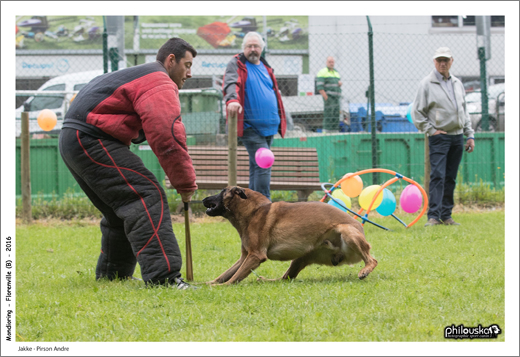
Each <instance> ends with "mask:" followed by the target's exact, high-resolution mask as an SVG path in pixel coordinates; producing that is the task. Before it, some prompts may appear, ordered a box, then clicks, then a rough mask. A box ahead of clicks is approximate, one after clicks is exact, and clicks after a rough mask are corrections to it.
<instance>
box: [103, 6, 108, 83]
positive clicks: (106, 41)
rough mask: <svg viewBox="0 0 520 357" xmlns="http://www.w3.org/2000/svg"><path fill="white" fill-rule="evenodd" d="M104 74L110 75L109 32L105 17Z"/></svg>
mask: <svg viewBox="0 0 520 357" xmlns="http://www.w3.org/2000/svg"><path fill="white" fill-rule="evenodd" d="M103 73H108V32H107V24H106V21H105V16H103Z"/></svg>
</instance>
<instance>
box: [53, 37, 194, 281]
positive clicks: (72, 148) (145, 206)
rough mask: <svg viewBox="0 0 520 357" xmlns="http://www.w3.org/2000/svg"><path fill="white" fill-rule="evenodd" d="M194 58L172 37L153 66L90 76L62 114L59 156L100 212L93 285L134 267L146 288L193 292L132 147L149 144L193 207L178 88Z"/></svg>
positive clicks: (164, 206) (165, 210) (162, 205)
mask: <svg viewBox="0 0 520 357" xmlns="http://www.w3.org/2000/svg"><path fill="white" fill-rule="evenodd" d="M196 55H197V51H196V50H195V49H194V48H193V47H192V46H191V45H190V44H189V43H187V42H186V41H184V40H182V39H180V38H171V39H170V40H168V41H167V42H166V43H165V44H164V45H163V46H162V47H161V48H160V49H159V52H158V53H157V57H156V61H155V62H153V63H146V64H142V65H139V66H135V67H130V68H126V69H122V70H119V71H116V72H112V73H107V74H104V75H101V76H99V77H96V78H94V79H93V80H92V81H91V82H90V83H88V84H87V85H86V86H85V87H84V88H83V89H82V90H81V91H80V92H79V93H78V95H77V96H76V98H75V100H74V102H73V103H72V104H71V106H70V109H69V110H68V112H67V114H66V117H65V121H64V123H63V129H62V131H61V134H60V139H59V148H60V153H61V156H62V158H63V160H64V161H65V164H66V165H67V167H68V168H69V170H70V171H71V173H72V175H73V176H74V178H75V179H76V181H77V182H78V184H79V186H80V187H81V188H82V189H83V191H85V193H86V195H87V196H88V197H89V199H90V200H91V201H92V203H93V204H94V205H95V206H96V207H97V208H98V209H99V210H100V211H101V212H102V213H103V218H102V220H101V233H102V239H101V254H100V256H99V259H98V263H97V268H96V279H100V278H103V277H106V278H108V279H115V278H130V277H132V274H133V273H134V270H135V266H136V263H137V262H139V265H140V267H141V274H142V277H143V280H144V281H145V283H146V284H149V283H150V284H165V283H168V284H171V285H174V286H177V288H179V289H186V288H188V287H190V286H189V285H188V284H187V283H185V282H184V281H183V280H182V278H181V274H180V269H181V265H182V257H181V253H180V250H179V246H178V244H177V240H176V239H175V235H174V233H173V229H172V223H171V217H170V212H169V207H168V201H167V198H166V195H165V192H164V190H163V188H162V187H161V185H160V184H159V182H158V181H157V178H156V177H155V175H154V174H153V173H152V172H150V171H149V170H148V169H146V167H145V166H144V164H143V162H142V161H141V159H140V158H139V157H138V156H137V155H135V154H134V153H132V152H131V151H130V144H131V143H132V142H134V143H140V142H143V141H144V140H147V141H148V144H149V145H150V147H151V148H152V150H153V152H154V153H155V155H156V156H157V158H158V159H159V163H160V164H161V166H162V168H163V169H164V171H165V173H166V175H167V176H168V177H169V179H170V181H171V183H172V185H173V187H175V189H176V190H177V192H179V194H180V195H181V197H182V200H183V202H189V201H190V199H191V196H192V195H193V193H194V192H195V190H196V189H197V184H196V183H195V170H194V168H193V164H192V161H191V158H190V156H189V155H188V147H187V145H186V132H185V128H184V124H183V123H182V119H181V106H180V102H179V89H181V88H182V86H183V84H184V82H185V81H186V79H188V78H190V77H191V65H192V63H193V58H194V57H195V56H196Z"/></svg>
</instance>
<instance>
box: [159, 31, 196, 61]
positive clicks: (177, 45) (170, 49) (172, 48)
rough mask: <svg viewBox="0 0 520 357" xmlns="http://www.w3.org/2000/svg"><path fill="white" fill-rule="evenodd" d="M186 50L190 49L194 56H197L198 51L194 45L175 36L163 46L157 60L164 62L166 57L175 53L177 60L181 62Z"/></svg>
mask: <svg viewBox="0 0 520 357" xmlns="http://www.w3.org/2000/svg"><path fill="white" fill-rule="evenodd" d="M186 51H190V52H191V54H192V55H193V57H195V56H197V51H196V50H195V49H194V48H193V46H192V45H190V44H189V43H188V42H186V41H184V40H183V39H182V38H178V37H173V38H170V39H169V40H168V41H166V43H165V44H164V45H162V46H161V48H160V49H159V52H157V57H156V60H157V61H159V62H161V63H164V61H165V60H166V57H168V56H169V55H170V54H172V53H173V54H174V55H175V62H177V63H179V61H180V60H181V58H184V56H185V55H186Z"/></svg>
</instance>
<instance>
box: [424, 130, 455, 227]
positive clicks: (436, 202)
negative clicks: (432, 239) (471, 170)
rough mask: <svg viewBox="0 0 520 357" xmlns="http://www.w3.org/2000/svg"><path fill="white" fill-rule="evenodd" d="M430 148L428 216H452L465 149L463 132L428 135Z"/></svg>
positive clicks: (443, 217)
mask: <svg viewBox="0 0 520 357" xmlns="http://www.w3.org/2000/svg"><path fill="white" fill-rule="evenodd" d="M428 145H429V148H430V167H431V172H430V198H429V202H430V204H429V206H430V207H429V210H428V218H435V219H437V220H441V221H444V220H446V219H448V218H451V211H452V209H453V205H454V200H453V194H454V192H455V184H456V179H457V171H458V169H459V164H460V161H461V159H462V153H463V151H464V141H463V136H462V134H460V135H446V134H438V135H434V136H430V137H428Z"/></svg>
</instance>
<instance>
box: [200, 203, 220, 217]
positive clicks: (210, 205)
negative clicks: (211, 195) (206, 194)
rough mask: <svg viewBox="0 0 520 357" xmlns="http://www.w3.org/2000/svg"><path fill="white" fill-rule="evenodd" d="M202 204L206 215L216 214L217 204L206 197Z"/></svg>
mask: <svg viewBox="0 0 520 357" xmlns="http://www.w3.org/2000/svg"><path fill="white" fill-rule="evenodd" d="M202 204H203V205H204V207H206V208H207V209H206V214H207V215H208V216H216V215H218V212H217V211H218V205H217V204H216V203H214V202H210V200H208V199H204V200H202Z"/></svg>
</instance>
